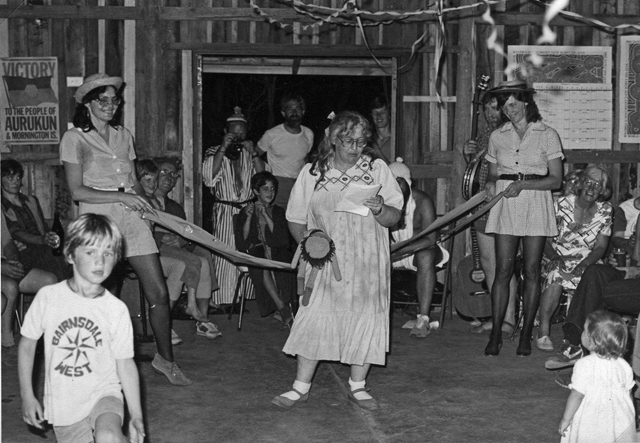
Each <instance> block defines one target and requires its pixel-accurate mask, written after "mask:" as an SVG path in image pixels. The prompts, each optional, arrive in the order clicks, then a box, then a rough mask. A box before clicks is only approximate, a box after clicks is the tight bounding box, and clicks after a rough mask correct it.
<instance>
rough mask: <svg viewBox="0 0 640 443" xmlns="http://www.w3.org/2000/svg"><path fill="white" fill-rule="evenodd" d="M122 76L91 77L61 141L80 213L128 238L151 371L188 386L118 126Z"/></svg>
mask: <svg viewBox="0 0 640 443" xmlns="http://www.w3.org/2000/svg"><path fill="white" fill-rule="evenodd" d="M121 86H122V78H120V77H110V76H108V75H107V74H94V75H91V76H89V77H87V78H86V79H85V81H84V83H83V84H82V85H81V86H80V87H79V88H78V90H77V91H76V93H75V99H76V103H77V105H76V112H75V115H74V117H73V125H74V128H72V129H70V130H69V131H67V132H66V133H65V134H64V136H63V137H62V140H61V142H60V160H61V161H62V163H63V164H64V168H65V174H66V177H67V183H68V185H69V190H70V191H71V195H72V197H73V199H74V200H75V201H78V202H79V203H80V213H81V214H83V213H85V212H92V213H96V214H103V215H107V216H109V217H111V218H112V219H113V220H114V222H115V223H116V225H117V226H118V227H119V228H120V230H121V232H122V236H123V237H124V239H125V242H124V243H125V257H126V258H127V260H128V261H129V264H130V265H131V267H132V268H133V270H134V271H135V272H136V274H137V275H138V278H139V279H140V283H141V284H142V289H143V291H144V295H145V298H146V299H147V301H148V302H149V313H150V320H151V328H152V329H153V333H154V335H155V339H156V345H157V349H158V353H157V354H156V356H155V358H154V359H153V362H152V366H153V368H154V369H155V370H156V371H158V372H160V373H162V374H163V375H165V377H167V379H168V380H169V382H170V383H171V384H174V385H190V384H191V380H189V379H188V378H187V377H186V376H185V375H184V374H183V373H182V372H181V371H180V368H179V367H178V365H177V364H176V362H175V361H174V359H173V349H172V347H171V327H170V325H171V319H170V311H169V293H168V290H167V284H166V281H165V278H164V275H163V274H162V267H161V266H160V260H159V258H158V249H157V247H156V243H155V241H154V239H153V235H152V233H151V229H150V226H149V223H148V222H147V221H146V220H144V219H142V215H143V214H144V213H146V212H151V211H153V206H152V205H151V203H150V202H149V199H148V197H146V196H145V193H144V190H143V189H142V187H141V186H140V183H139V182H138V180H137V178H136V174H135V167H134V164H133V160H134V159H135V158H136V153H135V150H134V148H133V137H132V135H131V133H130V132H129V131H128V130H127V129H126V128H124V127H122V126H120V125H119V123H118V121H119V116H120V114H121V112H119V111H120V110H121V108H120V104H121V103H122V98H121V96H120V88H121Z"/></svg>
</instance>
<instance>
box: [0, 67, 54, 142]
mask: <svg viewBox="0 0 640 443" xmlns="http://www.w3.org/2000/svg"><path fill="white" fill-rule="evenodd" d="M0 74H1V76H2V85H1V86H0V89H1V90H0V132H1V134H2V136H1V140H2V147H3V148H4V149H3V150H4V151H6V150H7V146H9V145H43V144H56V143H58V142H59V141H60V118H59V108H58V97H59V96H58V59H57V58H56V57H12V58H0Z"/></svg>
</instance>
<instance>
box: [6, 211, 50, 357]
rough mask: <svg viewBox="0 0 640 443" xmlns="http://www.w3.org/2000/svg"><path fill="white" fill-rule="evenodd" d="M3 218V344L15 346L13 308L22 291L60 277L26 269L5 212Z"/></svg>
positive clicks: (28, 290)
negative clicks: (12, 236)
mask: <svg viewBox="0 0 640 443" xmlns="http://www.w3.org/2000/svg"><path fill="white" fill-rule="evenodd" d="M0 216H1V219H2V222H1V223H2V237H0V239H1V240H2V251H1V252H2V278H0V286H1V289H2V346H3V347H12V346H15V341H14V339H13V310H14V306H15V303H16V300H17V299H18V296H19V295H20V292H26V293H29V294H33V293H36V292H38V291H39V290H40V288H42V287H43V286H47V285H53V284H55V283H57V282H58V279H57V278H56V276H55V275H54V274H52V273H51V272H46V271H43V270H42V269H38V268H32V269H30V270H26V269H25V267H24V266H23V265H22V263H21V262H20V258H19V253H18V248H17V247H16V245H15V243H14V242H13V239H12V238H11V234H10V233H9V229H8V228H7V224H6V222H5V218H4V214H0Z"/></svg>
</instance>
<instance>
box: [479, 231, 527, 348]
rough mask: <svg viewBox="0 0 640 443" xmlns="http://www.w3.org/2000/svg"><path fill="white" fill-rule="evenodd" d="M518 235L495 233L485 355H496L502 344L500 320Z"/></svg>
mask: <svg viewBox="0 0 640 443" xmlns="http://www.w3.org/2000/svg"><path fill="white" fill-rule="evenodd" d="M519 241H520V238H519V237H515V236H513V235H502V234H496V235H495V242H496V276H495V280H494V282H493V286H492V287H491V302H492V304H491V309H492V313H493V320H492V328H491V338H490V339H489V344H487V347H486V348H485V350H484V353H485V355H498V354H499V353H500V347H501V346H502V322H503V321H504V316H505V313H506V310H507V304H508V302H509V281H510V280H511V277H512V275H513V267H514V264H515V261H516V253H517V252H518V243H519Z"/></svg>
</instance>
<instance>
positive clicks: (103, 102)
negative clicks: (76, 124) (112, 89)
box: [95, 97, 122, 108]
mask: <svg viewBox="0 0 640 443" xmlns="http://www.w3.org/2000/svg"><path fill="white" fill-rule="evenodd" d="M95 101H97V102H98V105H100V107H101V108H106V107H107V106H109V105H113V106H118V105H119V104H120V103H122V99H120V97H113V98H109V97H102V98H97V99H96V100H95Z"/></svg>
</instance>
